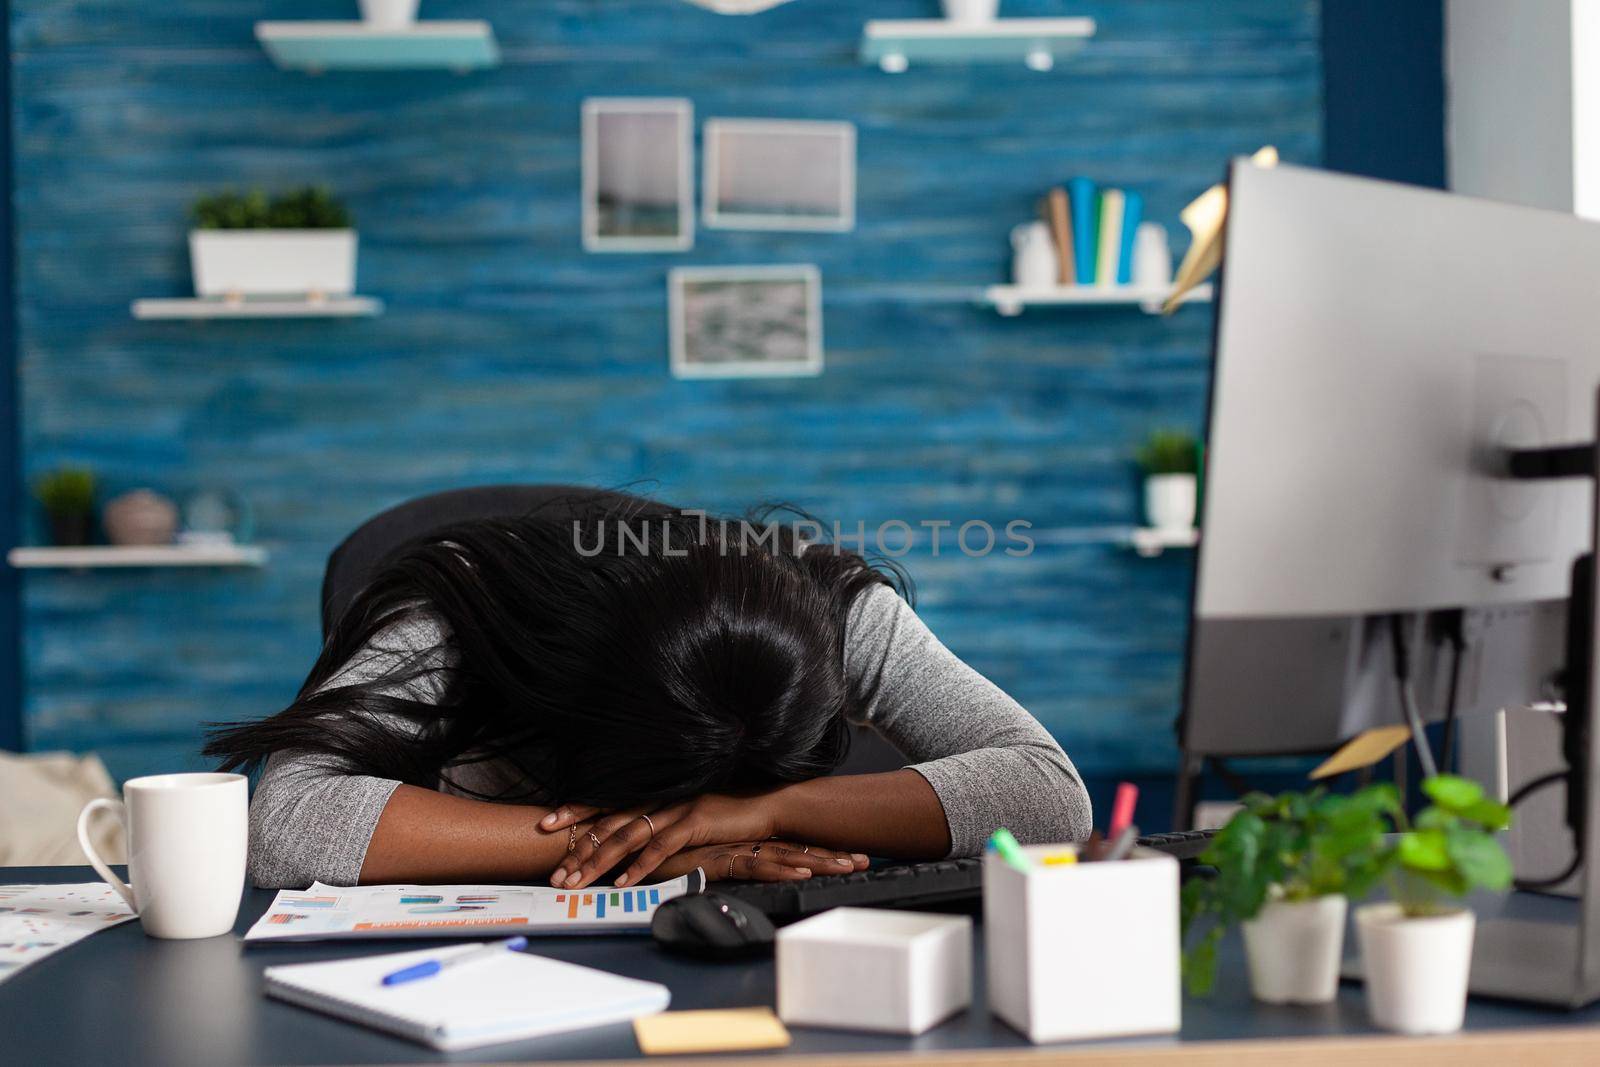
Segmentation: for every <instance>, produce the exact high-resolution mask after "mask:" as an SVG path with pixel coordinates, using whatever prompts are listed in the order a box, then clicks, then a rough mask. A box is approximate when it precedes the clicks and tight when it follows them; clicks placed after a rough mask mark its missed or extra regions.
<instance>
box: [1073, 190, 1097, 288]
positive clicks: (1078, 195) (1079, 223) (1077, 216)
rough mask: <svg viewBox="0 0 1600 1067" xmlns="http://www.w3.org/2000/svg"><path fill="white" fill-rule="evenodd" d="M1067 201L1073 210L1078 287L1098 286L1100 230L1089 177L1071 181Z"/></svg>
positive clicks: (1093, 192) (1074, 251)
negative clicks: (1096, 280)
mask: <svg viewBox="0 0 1600 1067" xmlns="http://www.w3.org/2000/svg"><path fill="white" fill-rule="evenodd" d="M1067 199H1068V201H1069V202H1070V203H1071V207H1072V212H1071V214H1072V262H1073V267H1074V269H1075V271H1076V274H1077V277H1076V278H1074V284H1077V285H1093V284H1094V261H1095V254H1096V252H1097V251H1098V249H1099V231H1097V230H1096V229H1095V207H1096V205H1095V189H1094V182H1092V181H1090V180H1089V179H1088V178H1073V179H1071V180H1070V181H1068V182H1067Z"/></svg>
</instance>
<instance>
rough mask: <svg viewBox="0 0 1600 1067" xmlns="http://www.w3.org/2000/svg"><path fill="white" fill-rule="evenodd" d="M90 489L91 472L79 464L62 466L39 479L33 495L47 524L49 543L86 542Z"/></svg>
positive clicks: (92, 489)
mask: <svg viewBox="0 0 1600 1067" xmlns="http://www.w3.org/2000/svg"><path fill="white" fill-rule="evenodd" d="M94 493H95V480H94V474H93V473H92V472H91V471H87V470H84V469H83V468H81V467H62V468H61V469H60V470H57V471H52V472H51V473H49V474H47V475H45V476H44V477H43V478H40V479H39V482H38V484H37V485H35V486H34V489H33V495H34V497H35V498H36V499H37V500H38V501H39V506H40V507H41V508H43V509H44V514H45V519H46V520H47V521H48V522H49V524H50V541H51V543H52V544H56V545H61V546H62V547H71V546H76V545H86V544H88V543H89V535H90V534H91V533H92V532H93V530H94Z"/></svg>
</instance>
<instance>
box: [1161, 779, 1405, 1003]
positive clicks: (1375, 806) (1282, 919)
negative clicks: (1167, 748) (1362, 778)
mask: <svg viewBox="0 0 1600 1067" xmlns="http://www.w3.org/2000/svg"><path fill="white" fill-rule="evenodd" d="M1398 810H1399V798H1398V795H1397V794H1396V792H1395V790H1394V787H1393V786H1390V785H1374V786H1368V787H1367V788H1365V789H1363V790H1361V791H1359V792H1357V793H1354V794H1352V795H1349V796H1341V795H1338V794H1333V793H1329V792H1328V791H1327V790H1325V789H1321V788H1318V789H1315V790H1313V791H1312V792H1310V793H1283V794H1280V795H1278V796H1267V795H1265V794H1261V793H1252V794H1250V795H1249V796H1247V797H1245V798H1244V800H1243V802H1242V807H1241V809H1240V810H1239V811H1238V812H1237V813H1236V814H1235V815H1234V816H1233V818H1232V819H1230V820H1229V821H1228V823H1227V825H1226V826H1224V827H1223V828H1222V829H1221V830H1220V831H1218V833H1217V835H1216V837H1215V838H1214V839H1213V840H1212V842H1211V845H1210V847H1209V848H1208V849H1207V850H1206V852H1205V854H1204V855H1203V856H1202V857H1201V862H1202V863H1206V864H1209V865H1211V866H1213V867H1215V868H1216V869H1217V876H1216V877H1215V878H1213V879H1203V878H1192V879H1190V880H1189V881H1188V882H1186V883H1185V884H1184V887H1183V895H1182V920H1183V929H1184V934H1185V938H1186V939H1187V938H1189V937H1190V936H1192V935H1195V932H1196V927H1198V926H1201V925H1202V924H1203V925H1204V929H1203V930H1201V931H1200V932H1199V933H1198V935H1197V940H1195V941H1194V943H1193V944H1192V945H1191V947H1189V948H1188V949H1187V950H1186V951H1185V953H1184V961H1183V969H1184V978H1185V981H1186V983H1187V985H1188V987H1189V990H1190V992H1192V993H1195V994H1203V993H1205V992H1208V991H1209V990H1210V988H1211V985H1212V983H1213V981H1214V976H1215V968H1216V951H1217V945H1218V943H1219V942H1220V941H1221V939H1222V935H1223V933H1224V932H1225V931H1226V930H1227V928H1228V927H1229V926H1232V925H1235V924H1239V925H1241V926H1242V927H1243V931H1244V944H1245V956H1246V959H1247V960H1248V963H1249V969H1250V990H1251V992H1252V993H1253V994H1254V995H1255V998H1256V999H1257V1000H1261V1001H1265V1002H1267V1003H1269V1004H1323V1003H1326V1002H1328V1001H1330V1000H1332V999H1333V997H1334V994H1335V993H1336V992H1337V991H1338V987H1339V963H1340V959H1341V957H1342V955H1343V951H1344V928H1345V912H1346V908H1347V904H1346V901H1347V899H1348V898H1349V897H1352V896H1356V897H1359V896H1362V895H1364V894H1365V893H1366V892H1367V891H1368V890H1369V889H1371V888H1372V886H1373V885H1375V884H1376V883H1377V882H1378V880H1379V879H1380V878H1382V876H1383V874H1384V870H1385V867H1386V861H1387V853H1386V851H1385V849H1384V844H1383V842H1384V833H1385V831H1386V830H1387V829H1388V822H1387V821H1386V819H1385V816H1386V815H1390V814H1392V813H1394V812H1396V811H1398Z"/></svg>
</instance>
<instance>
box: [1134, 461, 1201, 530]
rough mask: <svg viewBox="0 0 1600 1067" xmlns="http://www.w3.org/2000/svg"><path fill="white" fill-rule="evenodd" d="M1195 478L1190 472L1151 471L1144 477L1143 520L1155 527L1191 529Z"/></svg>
mask: <svg viewBox="0 0 1600 1067" xmlns="http://www.w3.org/2000/svg"><path fill="white" fill-rule="evenodd" d="M1197 481H1198V480H1197V479H1196V478H1195V476H1194V475H1192V474H1152V475H1149V476H1147V477H1146V478H1145V480H1144V513H1145V519H1146V521H1148V522H1149V523H1150V525H1151V526H1154V527H1155V528H1156V529H1158V530H1192V529H1194V509H1195V498H1196V495H1197V490H1196V483H1197Z"/></svg>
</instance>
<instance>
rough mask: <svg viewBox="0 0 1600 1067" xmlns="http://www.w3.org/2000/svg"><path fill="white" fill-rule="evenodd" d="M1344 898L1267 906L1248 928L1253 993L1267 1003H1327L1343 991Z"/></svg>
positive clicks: (1246, 939)
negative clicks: (1341, 967) (1340, 978)
mask: <svg viewBox="0 0 1600 1067" xmlns="http://www.w3.org/2000/svg"><path fill="white" fill-rule="evenodd" d="M1345 910H1346V905H1345V899H1344V897H1341V896H1326V897H1315V898H1313V899H1311V900H1302V901H1296V902H1294V903H1286V902H1284V901H1281V900H1272V901H1268V902H1267V904H1266V906H1264V907H1263V908H1262V909H1261V913H1260V914H1259V915H1257V916H1256V917H1255V918H1254V919H1251V920H1250V921H1249V922H1246V923H1245V924H1244V951H1245V958H1246V959H1247V960H1249V963H1250V992H1251V993H1253V994H1255V998H1256V999H1257V1000H1260V1001H1265V1002H1266V1003H1268V1004H1326V1003H1328V1002H1329V1001H1330V1000H1332V999H1333V998H1334V994H1336V993H1337V992H1338V991H1339V963H1340V958H1341V957H1342V956H1343V954H1344V917H1345Z"/></svg>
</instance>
